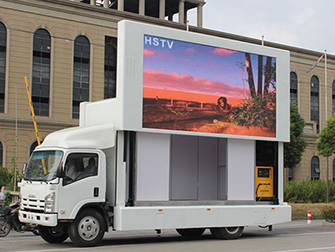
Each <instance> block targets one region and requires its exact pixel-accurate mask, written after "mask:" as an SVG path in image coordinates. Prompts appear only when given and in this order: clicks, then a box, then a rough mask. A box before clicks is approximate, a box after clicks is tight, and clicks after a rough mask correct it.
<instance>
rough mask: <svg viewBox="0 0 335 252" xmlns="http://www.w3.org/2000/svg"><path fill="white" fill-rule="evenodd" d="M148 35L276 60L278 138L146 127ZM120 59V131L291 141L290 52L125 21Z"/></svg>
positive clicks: (120, 32)
mask: <svg viewBox="0 0 335 252" xmlns="http://www.w3.org/2000/svg"><path fill="white" fill-rule="evenodd" d="M145 35H149V36H153V37H161V38H166V39H173V40H179V41H183V42H189V43H193V44H200V45H207V46H211V47H217V48H225V49H230V50H234V51H240V52H248V53H250V54H256V55H263V56H269V57H274V58H276V86H277V88H276V137H262V136H249V135H230V134H218V133H205V132H194V131H178V130H167V129H156V128H143V126H142V125H143V123H142V122H143V57H144V53H143V51H144V36H145ZM117 60H118V62H117V63H118V64H117V66H118V67H117V99H118V100H120V101H121V103H120V104H121V108H120V109H121V110H122V111H123V113H121V115H122V116H123V118H122V124H121V125H122V126H121V128H122V129H123V130H133V131H141V132H152V133H164V134H183V135H197V136H212V137H220V138H235V139H249V140H266V141H280V142H288V141H289V140H290V128H289V127H290V95H289V91H290V89H289V71H290V54H289V52H288V51H285V50H280V49H276V48H271V47H266V46H261V45H255V44H251V43H245V42H241V41H235V40H230V39H224V38H221V37H214V36H209V35H204V34H200V33H194V32H189V31H183V30H178V29H172V28H166V27H161V26H155V25H148V24H143V23H138V22H133V21H128V20H123V21H120V22H119V23H118V59H117Z"/></svg>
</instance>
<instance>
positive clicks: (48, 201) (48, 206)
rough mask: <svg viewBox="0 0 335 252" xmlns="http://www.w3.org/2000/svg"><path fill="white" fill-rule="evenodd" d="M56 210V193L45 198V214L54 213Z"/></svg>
mask: <svg viewBox="0 0 335 252" xmlns="http://www.w3.org/2000/svg"><path fill="white" fill-rule="evenodd" d="M54 210H55V193H54V192H53V193H50V194H48V195H47V196H46V197H45V198H44V212H45V213H52V212H54Z"/></svg>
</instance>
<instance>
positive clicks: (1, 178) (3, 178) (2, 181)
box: [0, 166, 12, 188]
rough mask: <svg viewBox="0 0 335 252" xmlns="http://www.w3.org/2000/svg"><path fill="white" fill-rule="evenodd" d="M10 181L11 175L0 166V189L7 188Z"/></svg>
mask: <svg viewBox="0 0 335 252" xmlns="http://www.w3.org/2000/svg"><path fill="white" fill-rule="evenodd" d="M11 179H12V174H11V173H10V172H8V170H7V169H6V168H5V167H2V166H0V188H1V187H3V186H9V185H10V182H11Z"/></svg>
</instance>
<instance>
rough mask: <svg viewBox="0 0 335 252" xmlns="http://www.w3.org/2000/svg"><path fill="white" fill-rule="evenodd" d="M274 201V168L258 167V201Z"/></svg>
mask: <svg viewBox="0 0 335 252" xmlns="http://www.w3.org/2000/svg"><path fill="white" fill-rule="evenodd" d="M271 199H273V167H267V166H256V200H271Z"/></svg>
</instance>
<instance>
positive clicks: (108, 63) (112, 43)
mask: <svg viewBox="0 0 335 252" xmlns="http://www.w3.org/2000/svg"><path fill="white" fill-rule="evenodd" d="M114 97H116V38H113V37H107V36H106V37H105V85H104V99H106V98H114Z"/></svg>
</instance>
